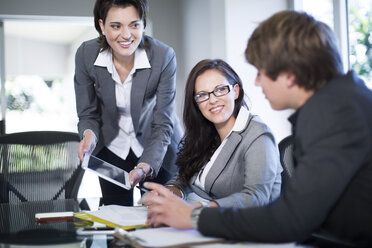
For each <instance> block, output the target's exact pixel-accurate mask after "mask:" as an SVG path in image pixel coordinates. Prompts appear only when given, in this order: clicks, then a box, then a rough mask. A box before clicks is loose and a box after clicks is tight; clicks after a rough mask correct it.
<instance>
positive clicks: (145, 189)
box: [136, 185, 150, 193]
mask: <svg viewBox="0 0 372 248" xmlns="http://www.w3.org/2000/svg"><path fill="white" fill-rule="evenodd" d="M136 187H137V188H138V189H139V190H141V191H143V192H145V193H147V192H150V190H149V189H148V188H146V187H145V186H142V185H138V186H136Z"/></svg>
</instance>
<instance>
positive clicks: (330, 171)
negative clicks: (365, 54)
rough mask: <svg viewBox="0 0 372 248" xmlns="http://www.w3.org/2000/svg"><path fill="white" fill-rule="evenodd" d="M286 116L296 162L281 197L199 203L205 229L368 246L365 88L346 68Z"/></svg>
mask: <svg viewBox="0 0 372 248" xmlns="http://www.w3.org/2000/svg"><path fill="white" fill-rule="evenodd" d="M291 120H292V121H294V123H293V124H294V142H295V143H294V145H295V154H294V156H295V160H296V161H297V168H296V170H295V172H294V175H293V178H292V180H291V181H290V182H289V183H288V184H287V187H286V188H285V189H284V192H283V194H282V196H281V197H280V198H279V199H278V200H277V201H275V202H274V203H273V204H271V205H268V206H266V207H260V208H253V209H217V208H216V209H212V208H209V209H205V210H203V211H202V212H201V215H200V218H199V222H198V229H199V230H200V231H201V232H202V233H203V234H205V235H212V236H221V237H226V238H228V239H233V240H246V241H258V242H290V241H303V240H305V239H307V238H308V237H309V236H310V235H311V234H312V233H313V232H319V231H320V230H322V231H325V232H328V233H331V234H332V235H335V236H337V237H340V238H342V239H344V240H345V239H346V240H349V241H352V242H354V243H356V244H358V245H366V246H367V245H371V244H372V92H371V90H370V89H368V88H367V87H366V86H365V85H364V83H363V81H362V80H360V79H359V78H357V76H356V75H355V74H354V72H349V73H348V74H347V75H344V76H342V77H340V78H336V79H333V80H331V81H329V82H328V83H327V84H326V85H325V86H324V87H323V88H321V89H320V90H318V91H316V92H315V94H314V95H313V96H312V97H311V98H310V99H309V100H308V101H307V102H306V103H305V104H304V105H303V106H302V107H301V109H299V110H298V111H297V112H296V113H295V116H292V117H291Z"/></svg>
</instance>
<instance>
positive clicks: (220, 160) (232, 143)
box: [205, 132, 242, 194]
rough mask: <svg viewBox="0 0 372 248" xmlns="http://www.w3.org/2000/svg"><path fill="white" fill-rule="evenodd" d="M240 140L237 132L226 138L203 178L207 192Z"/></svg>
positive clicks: (240, 137)
mask: <svg viewBox="0 0 372 248" xmlns="http://www.w3.org/2000/svg"><path fill="white" fill-rule="evenodd" d="M241 140H242V136H241V135H240V134H239V133H237V132H232V133H231V136H230V137H229V139H228V140H227V143H226V144H225V146H224V147H223V150H222V151H221V153H220V154H219V155H218V156H217V158H216V160H215V162H214V164H213V166H212V167H211V169H210V171H209V173H208V175H207V177H206V178H205V191H206V192H207V193H208V194H209V192H210V190H211V188H212V186H213V183H214V181H216V179H217V177H218V176H219V175H220V174H221V172H222V170H223V169H224V168H225V167H226V165H227V162H228V161H229V159H230V157H231V155H232V154H233V153H234V151H235V148H236V147H237V146H238V145H239V143H240V141H241Z"/></svg>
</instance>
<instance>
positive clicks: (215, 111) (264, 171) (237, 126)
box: [166, 59, 282, 208]
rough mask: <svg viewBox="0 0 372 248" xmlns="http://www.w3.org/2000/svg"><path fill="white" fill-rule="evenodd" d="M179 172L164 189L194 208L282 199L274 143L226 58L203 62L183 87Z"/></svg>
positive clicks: (230, 205) (258, 204)
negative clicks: (247, 102)
mask: <svg viewBox="0 0 372 248" xmlns="http://www.w3.org/2000/svg"><path fill="white" fill-rule="evenodd" d="M183 120H184V126H185V135H184V137H183V139H182V140H181V143H180V151H179V153H178V158H177V161H176V163H177V165H178V166H179V172H178V174H177V175H176V176H175V178H173V179H172V180H171V181H169V182H168V183H167V184H166V187H167V188H168V189H169V190H171V191H172V192H173V193H175V194H177V195H178V196H180V197H182V198H183V199H185V200H186V201H188V202H189V203H192V205H194V206H195V207H199V206H207V205H208V206H211V207H217V206H220V207H232V206H234V207H240V208H243V207H253V206H262V205H265V204H267V203H269V202H271V201H272V200H273V199H275V198H276V197H278V196H279V194H280V186H281V174H280V173H281V171H282V167H281V165H280V161H279V153H278V149H277V145H276V143H275V139H274V136H273V134H272V133H271V131H270V129H269V128H268V127H267V126H266V125H265V124H264V123H263V122H262V121H261V119H260V118H259V117H258V116H255V115H252V114H251V113H250V112H249V109H248V107H247V104H246V103H245V101H244V91H243V87H242V82H241V80H240V78H239V76H238V75H237V74H236V72H235V71H234V70H233V69H232V68H231V67H230V66H229V65H228V64H227V63H226V62H224V61H223V60H219V59H216V60H209V59H207V60H202V61H200V62H199V63H198V64H197V65H196V66H195V67H194V68H193V69H192V70H191V72H190V75H189V77H188V80H187V84H186V89H185V103H184V112H183Z"/></svg>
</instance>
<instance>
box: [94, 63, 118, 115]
mask: <svg viewBox="0 0 372 248" xmlns="http://www.w3.org/2000/svg"><path fill="white" fill-rule="evenodd" d="M97 71H98V73H97V77H98V80H97V82H104V85H96V90H97V91H98V92H100V94H101V97H102V102H104V103H105V105H107V108H106V109H107V111H109V112H111V114H110V116H115V117H116V116H117V108H116V94H115V82H114V80H113V79H112V77H111V74H110V73H109V72H108V71H107V69H106V68H103V67H97ZM113 96H114V97H113Z"/></svg>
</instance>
